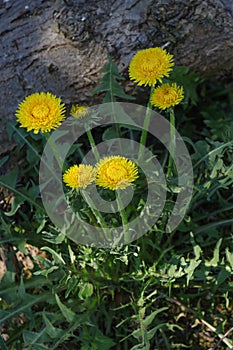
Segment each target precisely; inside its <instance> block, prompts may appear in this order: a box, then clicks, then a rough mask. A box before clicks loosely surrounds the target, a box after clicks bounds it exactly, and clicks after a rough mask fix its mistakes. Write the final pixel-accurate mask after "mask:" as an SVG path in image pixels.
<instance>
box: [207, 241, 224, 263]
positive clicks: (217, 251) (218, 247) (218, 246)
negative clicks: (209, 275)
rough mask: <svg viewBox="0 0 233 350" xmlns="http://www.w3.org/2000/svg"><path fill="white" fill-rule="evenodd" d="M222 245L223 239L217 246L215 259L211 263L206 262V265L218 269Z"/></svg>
mask: <svg viewBox="0 0 233 350" xmlns="http://www.w3.org/2000/svg"><path fill="white" fill-rule="evenodd" d="M221 244H222V238H220V239H219V240H218V242H217V244H216V247H215V249H214V256H213V258H212V259H211V260H210V261H206V262H205V265H206V266H213V267H216V266H218V262H219V249H220V246H221Z"/></svg>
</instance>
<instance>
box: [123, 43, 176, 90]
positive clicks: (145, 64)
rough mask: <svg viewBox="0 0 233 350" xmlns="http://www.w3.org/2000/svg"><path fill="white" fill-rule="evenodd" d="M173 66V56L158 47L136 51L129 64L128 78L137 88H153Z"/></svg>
mask: <svg viewBox="0 0 233 350" xmlns="http://www.w3.org/2000/svg"><path fill="white" fill-rule="evenodd" d="M173 66H174V61H173V55H171V54H169V53H167V52H166V50H164V49H161V48H160V47H154V48H149V49H145V50H140V51H138V52H137V53H136V54H135V55H134V56H133V58H132V60H131V62H130V64H129V77H130V79H131V80H134V81H135V82H136V83H137V84H138V85H139V86H142V85H144V86H146V85H149V86H154V85H155V84H156V82H157V80H158V81H161V79H162V78H163V77H167V76H168V75H169V72H170V71H171V70H172V67H173Z"/></svg>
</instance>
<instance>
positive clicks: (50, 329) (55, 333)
mask: <svg viewBox="0 0 233 350" xmlns="http://www.w3.org/2000/svg"><path fill="white" fill-rule="evenodd" d="M43 320H44V322H45V326H46V329H45V330H46V333H47V334H48V335H49V336H50V338H51V339H56V338H59V337H60V336H61V335H62V334H64V332H65V331H64V330H62V329H60V328H57V327H54V326H53V325H52V323H51V322H50V320H49V319H48V318H47V316H46V315H45V313H44V312H43Z"/></svg>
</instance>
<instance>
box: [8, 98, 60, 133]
mask: <svg viewBox="0 0 233 350" xmlns="http://www.w3.org/2000/svg"><path fill="white" fill-rule="evenodd" d="M64 114H65V106H64V104H63V103H61V99H60V98H58V97H56V96H55V95H52V94H51V93H49V92H40V93H35V94H32V95H29V96H27V97H26V98H25V100H24V101H23V102H21V103H20V104H19V106H18V109H17V111H16V113H15V115H16V118H17V121H18V122H19V123H20V124H21V125H20V127H22V128H27V131H31V130H34V133H35V134H38V132H39V131H41V132H42V133H44V132H49V131H50V130H52V129H56V128H57V127H58V126H59V125H60V124H61V122H62V121H63V120H64V119H65V115H64Z"/></svg>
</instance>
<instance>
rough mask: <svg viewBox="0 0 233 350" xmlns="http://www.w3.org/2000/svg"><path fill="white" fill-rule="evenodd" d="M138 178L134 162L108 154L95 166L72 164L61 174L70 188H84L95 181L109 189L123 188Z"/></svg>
mask: <svg viewBox="0 0 233 350" xmlns="http://www.w3.org/2000/svg"><path fill="white" fill-rule="evenodd" d="M137 178H138V169H137V166H136V164H135V163H134V162H133V161H132V160H130V159H127V158H125V157H121V156H109V157H104V158H103V159H100V161H99V162H98V163H97V164H96V166H95V167H92V166H91V165H85V164H80V165H73V166H71V167H70V168H69V169H68V170H67V171H66V172H65V174H64V175H63V181H64V182H65V184H66V185H67V186H69V187H71V188H76V189H79V188H80V189H85V188H86V187H87V186H88V185H89V184H91V183H92V182H94V181H95V183H96V184H97V185H98V186H100V187H104V188H108V189H110V190H113V191H114V190H117V189H125V188H126V187H128V186H130V185H131V183H132V182H134V180H136V179H137Z"/></svg>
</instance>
